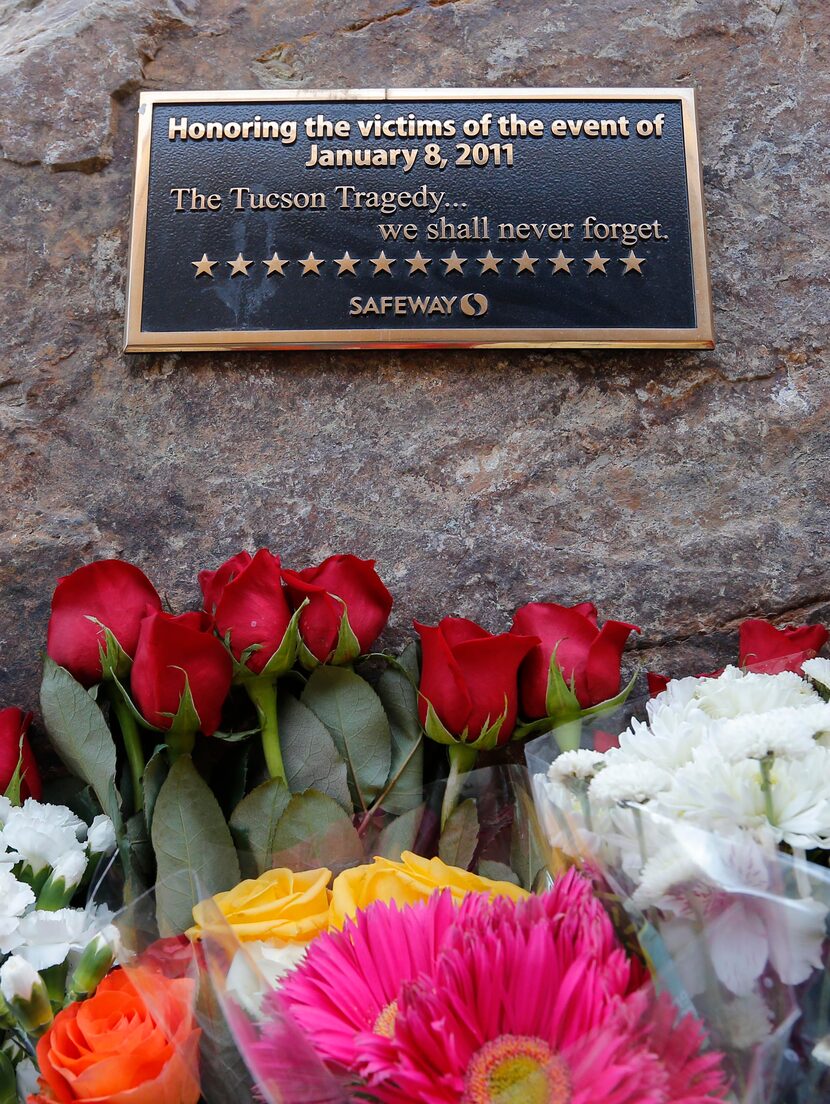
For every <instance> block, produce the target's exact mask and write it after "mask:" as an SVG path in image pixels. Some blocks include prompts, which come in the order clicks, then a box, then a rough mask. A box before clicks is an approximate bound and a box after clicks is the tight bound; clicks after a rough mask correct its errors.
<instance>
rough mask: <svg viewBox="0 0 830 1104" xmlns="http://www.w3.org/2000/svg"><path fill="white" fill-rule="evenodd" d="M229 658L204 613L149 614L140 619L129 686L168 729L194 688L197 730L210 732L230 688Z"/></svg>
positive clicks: (149, 716)
mask: <svg viewBox="0 0 830 1104" xmlns="http://www.w3.org/2000/svg"><path fill="white" fill-rule="evenodd" d="M232 676H233V665H232V663H231V657H230V656H229V655H228V653H227V650H226V649H225V647H224V645H223V644H222V642H221V641H220V640H218V639H217V638H216V637H215V636H214V634H213V622H212V621H211V619H210V617H208V616H207V614H204V613H183V614H180V615H179V616H178V617H174V616H173V615H172V614H169V613H155V612H151V613H149V614H148V616H147V617H145V619H144V620H143V621H142V623H141V632H140V634H139V637H138V646H137V648H136V652H135V662H134V663H133V670H132V676H131V680H130V686H131V687H132V692H133V697H134V699H135V703H136V705H137V706H138V709H139V711H140V712H141V714H142V715H143V716H144V718H145V719H146V720H147V721H148V722H149V723H150V724H151V725H155V726H156V728H162V729H169V728H171V727H172V725H173V719H174V717H175V716H176V714H177V713H178V712H179V708H180V706H181V705H182V698H183V696H184V693H185V687H186V686H187V687H189V688H190V696H191V697H192V699H193V707H194V709H195V710H196V713H197V714H198V729H199V730H200V731H201V732H203V733H204V734H205V736H212V735H213V733H214V732H215V731H216V730H217V728H218V727H219V723H220V720H221V715H222V706H223V704H224V702H225V699H226V698H227V696H228V691H229V690H230V688H231V679H232Z"/></svg>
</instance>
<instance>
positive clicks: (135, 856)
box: [125, 812, 155, 885]
mask: <svg viewBox="0 0 830 1104" xmlns="http://www.w3.org/2000/svg"><path fill="white" fill-rule="evenodd" d="M125 828H126V832H127V844H128V846H129V849H130V860H131V865H132V866H133V867H134V868H135V870H136V871H137V873H138V874H139V875H140V876H141V879H142V881H143V882H145V883H149V884H150V885H152V883H153V874H154V872H155V871H154V867H155V861H154V860H155V856H154V855H153V848H152V846H151V844H150V833H149V832H148V831H147V822H146V820H145V819H144V813H143V812H142V813H134V814H133V815H132V816H131V817H130V818H129V820H128V821H127V823H126V825H125Z"/></svg>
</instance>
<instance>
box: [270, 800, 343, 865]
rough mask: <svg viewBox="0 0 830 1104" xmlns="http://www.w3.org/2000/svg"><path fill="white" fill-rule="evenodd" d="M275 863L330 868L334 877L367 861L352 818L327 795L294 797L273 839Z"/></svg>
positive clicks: (281, 818)
mask: <svg viewBox="0 0 830 1104" xmlns="http://www.w3.org/2000/svg"><path fill="white" fill-rule="evenodd" d="M272 842H273V849H274V862H275V864H276V865H277V866H288V867H291V869H292V870H310V869H312V868H316V867H323V866H325V867H328V868H329V869H330V870H332V871H333V872H334V873H335V874H337V873H339V871H340V870H344V869H345V868H346V867H347V866H354V865H355V864H356V863H362V862H363V861H364V855H363V845H362V843H361V842H360V837H359V836H358V834H357V831H356V830H355V828H354V825H353V824H352V820H351V817H349V816H348V815H347V814H346V813H344V812H343V810H342V808H341V807H340V806H339V805H338V804H337V802H336V801H334V800H333V798H331V797H327V796H326V794H321V793H316V792H315V791H314V790H309V791H308V792H307V793H304V794H295V795H294V796H293V797H292V798H291V800H290V802H289V803H288V808H287V809H286V810H285V812H284V813H283V815H282V817H280V822H279V824H278V825H277V828H276V831H275V832H274V836H273V841H272Z"/></svg>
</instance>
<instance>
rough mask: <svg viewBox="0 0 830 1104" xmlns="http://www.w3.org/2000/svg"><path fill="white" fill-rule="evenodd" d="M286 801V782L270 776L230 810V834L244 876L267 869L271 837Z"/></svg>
mask: <svg viewBox="0 0 830 1104" xmlns="http://www.w3.org/2000/svg"><path fill="white" fill-rule="evenodd" d="M290 801H291V793H290V791H289V790H288V788H287V787H286V785H285V784H284V783H283V782H282V781H280V779H279V778H271V779H269V780H268V781H267V782H264V783H263V784H262V785H261V786H257V788H256V789H255V790H251V792H250V793H249V794H248V796H247V797H244V798H243V799H242V801H240V802H239V804H238V805H237V806H236V808H235V809H234V811H233V813H232V814H231V819H230V829H231V834H232V835H233V840H234V843H235V844H236V846H237V848H238V850H239V861H240V865H241V867H242V873H243V874H244V875H245V877H246V878H256V877H257V876H258V875H259V874H263V873H264V872H265V871H266V870H270V869H271V867H272V865H273V863H272V857H273V854H274V850H275V847H274V838H275V836H276V832H277V828H278V826H279V822H280V817H281V816H282V815H283V813H284V812H285V810H286V809H287V808H288V805H289V802H290Z"/></svg>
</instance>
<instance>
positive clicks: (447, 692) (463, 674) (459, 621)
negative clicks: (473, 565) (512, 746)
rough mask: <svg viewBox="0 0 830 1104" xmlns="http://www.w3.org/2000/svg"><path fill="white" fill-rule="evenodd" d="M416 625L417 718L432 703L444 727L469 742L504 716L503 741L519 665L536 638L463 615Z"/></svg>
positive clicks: (512, 720)
mask: <svg viewBox="0 0 830 1104" xmlns="http://www.w3.org/2000/svg"><path fill="white" fill-rule="evenodd" d="M415 628H416V629H417V630H418V633H419V634H420V637H421V647H422V651H423V658H422V661H421V686H420V690H421V693H420V696H419V699H418V711H419V713H420V717H421V723H422V724H426V720H427V706H428V705H431V706H432V708H433V709H434V710H435V713H436V714H437V716H438V719H439V720H440V721H441V723H442V724H443V726H444V728H446V729H447V731H448V732H450V733H451V734H452V735H453V736H455V737H456V738H457V739H458V740H463V741H466V742H467V743H472V742H473V741H475V740H477V739H478V738H479V736H480V735H481V734H482V732H483V731H486V729H487V728H489V727H490V726H492V725H493V724H495V723H496V721H498V719H499V718H500V717H501V716H503V715H504V721H503V722H502V726H501V728H500V729H499V732H498V743H499V744H504V743H507V741H508V740H509V739H510V736H511V734H512V732H513V729H514V727H515V725H516V712H517V709H518V700H519V690H518V682H517V679H518V672H519V665H520V664H521V662H522V660H523V659H524V658H525V656H526V655H527V654H528V652H530V650H531V649H532V648H534V647H535V646H536V645H537V644H538V643H539V638H538V637H537V636H519V635H518V634H517V633H502V634H501V635H499V636H494V635H493V634H492V633H488V632H486V631H485V630H484V629H482V628H481V626H479V625H477V624H476V623H475V622H474V621H467V620H466V619H465V618H463V617H445V618H444V620H443V621H441V622H440V623H439V624H438V625H436V626H434V627H433V626H430V625H419V624H418V622H417V621H416V622H415ZM505 710H506V713H505Z"/></svg>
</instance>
